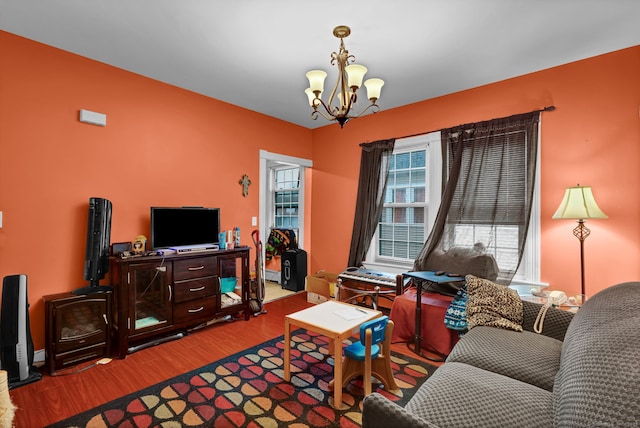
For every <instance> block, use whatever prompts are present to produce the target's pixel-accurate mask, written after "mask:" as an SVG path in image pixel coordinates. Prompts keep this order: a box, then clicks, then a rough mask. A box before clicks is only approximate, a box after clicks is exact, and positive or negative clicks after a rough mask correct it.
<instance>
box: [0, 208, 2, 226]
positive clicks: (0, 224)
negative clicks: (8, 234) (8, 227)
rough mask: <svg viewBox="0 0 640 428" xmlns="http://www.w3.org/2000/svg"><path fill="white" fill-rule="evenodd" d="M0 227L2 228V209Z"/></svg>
mask: <svg viewBox="0 0 640 428" xmlns="http://www.w3.org/2000/svg"><path fill="white" fill-rule="evenodd" d="M0 229H2V211H0Z"/></svg>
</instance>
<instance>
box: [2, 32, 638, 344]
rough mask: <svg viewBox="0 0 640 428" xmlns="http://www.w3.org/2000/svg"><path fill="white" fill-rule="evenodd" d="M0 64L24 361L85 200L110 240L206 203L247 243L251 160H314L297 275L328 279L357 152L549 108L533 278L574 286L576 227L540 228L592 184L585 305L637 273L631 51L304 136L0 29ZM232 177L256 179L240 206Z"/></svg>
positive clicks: (341, 237)
mask: <svg viewBox="0 0 640 428" xmlns="http://www.w3.org/2000/svg"><path fill="white" fill-rule="evenodd" d="M0 52H2V53H3V61H2V65H3V66H2V67H0V148H1V150H2V151H1V152H0V211H3V214H4V220H3V228H2V229H0V276H1V277H4V276H5V275H9V274H13V273H27V274H28V275H29V301H30V303H31V321H32V326H31V327H32V328H31V329H32V334H33V337H34V341H35V345H36V349H42V348H43V347H44V307H43V304H42V296H43V295H47V294H53V293H58V292H63V291H69V290H73V289H75V288H78V287H81V286H83V285H85V284H84V281H83V280H82V265H83V259H84V240H85V233H86V209H87V202H88V198H89V197H91V196H100V197H106V198H108V199H110V200H111V201H112V202H113V205H114V214H113V224H112V239H111V240H112V242H122V241H129V240H131V239H132V238H133V237H134V236H135V235H137V234H140V233H143V234H148V230H149V224H148V223H149V207H150V206H151V205H166V206H172V205H203V206H219V207H220V208H221V209H222V227H223V228H224V229H228V228H232V227H234V226H236V225H237V226H240V228H241V230H242V241H243V243H246V244H251V240H250V237H249V231H250V230H252V229H253V228H252V227H251V226H250V219H251V216H257V215H258V214H259V212H258V211H259V206H258V187H259V183H258V168H259V157H258V151H259V150H260V149H264V150H268V151H270V152H274V153H281V154H285V155H289V156H296V157H301V158H307V159H312V160H313V169H312V171H311V173H310V174H308V176H307V178H308V180H307V182H308V184H309V185H310V184H311V183H313V185H312V186H310V187H311V189H312V193H311V197H310V198H307V199H306V213H307V215H306V219H305V220H306V221H307V223H308V224H311V228H310V231H309V230H307V234H306V236H305V243H306V245H305V247H306V249H307V250H308V253H309V257H310V259H309V263H310V267H309V271H310V272H313V271H316V270H319V269H327V270H329V271H333V272H340V271H341V270H342V269H344V267H345V264H346V261H347V258H348V253H349V242H350V239H351V230H352V226H353V213H354V211H355V207H354V204H355V196H356V189H357V180H358V170H359V167H358V165H359V160H360V149H359V144H360V143H361V142H366V141H374V140H378V139H382V138H390V137H401V136H405V135H409V134H414V133H421V132H427V131H433V130H437V129H441V128H445V127H449V126H454V125H457V124H462V123H469V122H473V121H480V120H486V119H491V118H496V117H503V116H509V115H511V114H514V113H521V112H526V111H531V110H534V109H538V108H541V107H544V106H547V105H551V104H553V105H555V106H556V111H554V112H550V113H543V114H542V149H541V151H542V162H541V169H542V177H541V185H542V214H541V215H542V280H543V281H547V282H549V283H551V286H552V287H553V288H557V289H562V290H565V291H567V292H568V293H576V292H577V290H578V289H579V281H580V277H579V247H578V241H577V239H576V238H574V237H573V235H572V234H571V229H572V228H573V222H571V221H565V220H553V221H552V220H551V215H552V214H553V212H554V211H555V209H556V207H557V205H558V204H559V202H560V200H561V198H562V194H563V192H564V188H565V187H567V186H570V185H574V184H576V183H580V184H583V185H591V186H593V188H594V193H595V195H596V198H597V199H598V202H599V204H600V206H601V208H602V209H603V210H604V211H605V213H607V214H608V215H609V218H608V219H606V220H596V221H592V222H589V227H590V228H591V229H592V235H591V236H590V237H589V239H588V240H587V241H586V263H587V272H586V275H587V286H588V291H589V293H590V294H593V293H595V292H596V291H598V290H600V289H602V288H605V287H607V286H609V285H611V284H614V283H617V282H621V281H626V280H638V278H639V277H640V268H639V267H638V263H637V260H638V259H640V257H639V256H640V254H639V247H638V241H639V238H640V221H639V220H640V218H639V214H638V213H639V212H640V210H639V207H638V204H639V202H638V194H639V192H640V173H639V172H638V171H639V170H640V165H639V164H640V153H639V151H640V144H639V143H640V118H639V106H640V79H638V78H637V76H639V75H640V46H639V47H634V48H631V49H626V50H622V51H618V52H613V53H610V54H607V55H603V56H600V57H596V58H592V59H588V60H585V61H580V62H576V63H572V64H569V65H565V66H561V67H556V68H553V69H549V70H544V71H541V72H538V73H533V74H530V75H526V76H522V77H518V78H515V79H510V80H507V81H503V82H498V83H495V84H492V85H487V86H483V87H479V88H474V89H471V90H468V91H463V92H460V93H456V94H451V95H448V96H444V97H440V98H436V99H432V100H426V101H423V102H420V103H416V104H412V105H410V106H405V107H401V108H396V109H389V110H386V111H382V112H380V113H378V114H376V115H370V116H366V117H362V118H360V119H357V120H353V121H351V122H349V123H348V124H347V125H346V126H345V128H344V129H342V130H341V129H340V128H339V127H338V126H337V125H330V126H325V127H322V128H319V129H316V130H313V131H310V130H308V129H305V128H302V127H299V126H295V125H291V124H287V123H285V122H283V121H280V120H277V119H274V118H270V117H267V116H264V115H261V114H258V113H255V112H251V111H248V110H245V109H242V108H239V107H235V106H232V105H229V104H226V103H223V102H220V101H217V100H214V99H211V98H207V97H204V96H201V95H198V94H195V93H192V92H189V91H186V90H182V89H179V88H176V87H173V86H170V85H167V84H163V83H160V82H157V81H153V80H150V79H147V78H144V77H141V76H138V75H135V74H132V73H129V72H125V71H123V70H119V69H116V68H113V67H110V66H107V65H104V64H101V63H98V62H95V61H92V60H89V59H86V58H82V57H79V56H77V55H73V54H70V53H67V52H64V51H60V50H58V49H55V48H51V47H48V46H44V45H42V44H38V43H35V42H32V41H29V40H26V39H23V38H20V37H17V36H14V35H11V34H9V33H5V32H2V31H0ZM424 84H429V79H428V76H427V77H425V81H424ZM385 90H387V91H392V90H393V84H392V82H388V83H387V85H386V86H385ZM381 105H382V107H383V108H384V93H383V99H382V100H381ZM79 109H88V110H93V111H98V112H102V113H106V114H107V116H108V119H107V121H108V123H107V126H106V127H104V128H102V127H96V126H91V125H86V124H82V123H80V122H78V119H77V116H78V110H79ZM247 124H250V125H251V126H247ZM243 174H248V175H249V177H250V178H251V180H252V181H253V184H252V185H251V187H250V189H249V196H248V197H247V198H243V197H242V194H241V187H240V185H239V184H238V180H239V179H240V178H241V177H242V175H243ZM311 236H313V240H311ZM252 254H253V252H252Z"/></svg>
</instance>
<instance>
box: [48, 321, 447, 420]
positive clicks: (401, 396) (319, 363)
mask: <svg viewBox="0 0 640 428" xmlns="http://www.w3.org/2000/svg"><path fill="white" fill-rule="evenodd" d="M354 340H355V339H354ZM291 341H292V348H291V381H290V382H286V381H284V379H283V377H284V369H283V363H284V361H283V349H284V344H283V337H282V336H281V337H279V338H276V339H272V340H270V341H268V342H265V343H263V344H261V345H258V346H256V347H253V348H250V349H247V350H245V351H243V352H240V353H237V354H235V355H232V356H229V357H227V358H224V359H223V360H220V361H216V362H214V363H211V364H209V365H206V366H204V367H201V368H200V369H197V370H194V371H192V372H189V373H185V374H183V375H180V376H177V377H175V378H173V379H170V380H167V381H165V382H162V383H160V384H156V385H153V386H151V387H148V388H145V389H143V390H141V391H138V392H136V393H133V394H129V395H127V396H125V397H122V398H119V399H117V400H114V401H111V402H109V403H107V404H104V405H102V406H99V407H96V408H94V409H91V410H88V411H86V412H83V413H81V414H79V415H76V416H73V417H71V418H68V419H66V420H63V421H61V422H57V423H55V424H53V425H50V426H51V427H92V428H103V427H104V428H107V427H119V428H128V427H131V428H147V427H162V428H173V427H176V428H177V427H220V428H226V427H229V428H238V427H255V428H258V427H261V428H271V427H274V428H276V427H292V428H305V427H359V426H361V422H362V413H361V412H362V399H363V394H364V387H363V384H362V380H361V379H354V380H352V381H351V382H350V383H349V384H347V385H345V389H344V392H343V402H344V403H345V404H346V405H347V406H348V408H347V409H345V410H337V409H334V408H333V407H332V406H331V405H330V404H329V397H330V396H332V395H333V391H331V390H330V389H329V382H330V381H331V380H332V378H333V357H331V356H329V355H328V347H327V345H328V340H327V338H325V337H324V336H320V335H318V334H316V333H311V332H308V331H306V330H296V331H295V332H293V334H292V336H291ZM392 368H393V372H394V377H395V378H396V382H397V384H398V386H399V388H400V389H399V390H398V391H396V392H395V393H394V392H391V391H385V390H384V389H382V387H378V388H376V387H377V386H378V385H375V384H374V385H373V388H374V391H376V392H378V393H381V394H383V395H385V396H386V397H387V398H388V399H389V400H392V401H395V402H397V403H398V404H400V405H403V404H406V402H407V401H408V400H409V398H410V397H411V396H412V395H413V393H414V392H415V390H416V389H417V388H418V387H419V386H420V385H422V383H423V382H424V381H425V380H426V379H427V377H428V376H429V375H430V374H432V373H433V371H434V370H435V367H433V366H429V365H428V364H425V363H423V362H419V361H417V360H415V359H413V358H410V357H407V356H404V355H399V354H397V353H393V355H392Z"/></svg>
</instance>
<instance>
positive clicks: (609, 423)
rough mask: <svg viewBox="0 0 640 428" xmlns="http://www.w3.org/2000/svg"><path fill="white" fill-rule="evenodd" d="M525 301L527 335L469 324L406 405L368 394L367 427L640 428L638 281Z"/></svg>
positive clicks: (523, 324) (523, 319) (364, 413)
mask: <svg viewBox="0 0 640 428" xmlns="http://www.w3.org/2000/svg"><path fill="white" fill-rule="evenodd" d="M521 307H522V316H521V328H522V331H515V330H513V329H506V328H503V327H494V326H486V325H475V326H473V327H471V328H470V329H469V331H468V332H467V333H466V334H465V335H464V336H463V337H462V338H461V339H460V340H459V342H458V343H457V344H456V345H455V347H454V348H453V350H452V351H451V353H450V354H449V356H448V358H447V360H446V361H445V363H444V364H443V365H441V366H440V367H438V368H437V369H436V370H435V372H434V373H433V374H432V375H431V376H430V377H429V378H428V379H427V380H426V381H425V383H424V384H422V385H421V387H420V388H419V389H418V391H417V392H416V393H415V395H414V396H413V397H412V398H411V399H410V401H409V402H408V403H407V404H406V406H404V407H400V406H398V405H397V404H395V403H393V402H391V401H389V400H387V399H386V398H385V397H384V396H383V395H382V394H379V393H373V394H371V395H369V396H367V397H366V398H365V400H364V402H363V411H362V422H363V427H365V428H378V427H379V428H388V427H403V428H404V427H432V428H436V427H439V428H444V427H492V428H494V427H518V428H526V427H640V394H639V392H640V361H639V356H640V334H639V328H640V282H627V283H622V284H618V285H614V286H611V287H609V288H606V289H604V290H602V291H600V292H599V293H597V294H596V295H594V296H593V297H591V298H590V299H589V300H587V301H586V302H585V304H584V305H583V306H582V308H580V309H579V310H578V311H577V312H576V313H575V314H574V313H572V312H569V311H564V310H560V309H557V308H553V307H551V308H547V310H546V312H545V311H543V313H544V314H545V315H544V317H541V316H539V315H541V312H540V310H541V309H542V308H543V305H540V304H536V303H531V302H528V301H522V306H521ZM468 310H469V308H468V307H467V312H468ZM467 316H469V315H468V314H467ZM536 319H538V323H536ZM540 324H542V329H541V330H540ZM534 325H535V326H536V327H538V328H536V329H534ZM534 330H537V331H541V332H540V333H536V332H535V331H534Z"/></svg>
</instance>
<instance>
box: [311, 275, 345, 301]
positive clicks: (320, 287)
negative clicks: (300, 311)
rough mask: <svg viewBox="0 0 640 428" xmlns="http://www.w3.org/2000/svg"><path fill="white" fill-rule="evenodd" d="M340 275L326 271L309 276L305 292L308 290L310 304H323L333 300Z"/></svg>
mask: <svg viewBox="0 0 640 428" xmlns="http://www.w3.org/2000/svg"><path fill="white" fill-rule="evenodd" d="M337 280H338V274H336V273H331V272H327V271H324V270H321V271H318V272H316V273H314V274H311V275H307V277H306V279H305V290H307V301H308V302H310V303H322V302H326V301H327V300H329V299H332V298H333V296H334V293H335V284H336V281H337Z"/></svg>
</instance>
